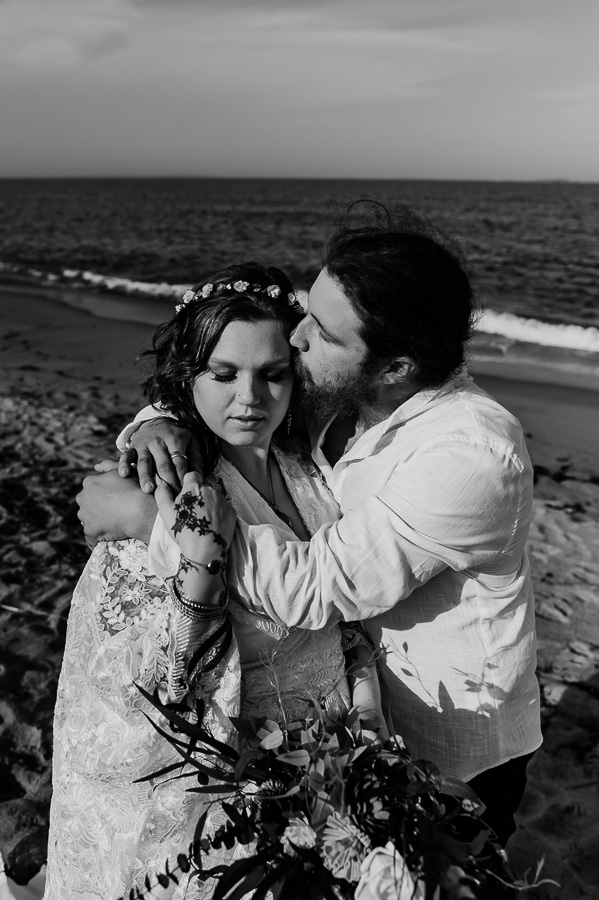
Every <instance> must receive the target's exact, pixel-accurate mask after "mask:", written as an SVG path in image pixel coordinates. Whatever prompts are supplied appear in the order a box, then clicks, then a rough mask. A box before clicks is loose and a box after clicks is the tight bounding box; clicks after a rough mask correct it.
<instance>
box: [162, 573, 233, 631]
mask: <svg viewBox="0 0 599 900" xmlns="http://www.w3.org/2000/svg"><path fill="white" fill-rule="evenodd" d="M167 584H168V589H169V592H170V595H171V598H172V600H173V604H174V605H175V607H176V608H177V609H178V610H179V612H182V613H183V615H185V616H187V617H188V618H189V619H194V620H195V621H196V622H207V621H209V620H211V619H218V618H219V617H220V616H223V615H224V614H225V612H226V610H227V606H228V603H229V598H228V596H227V593H226V591H225V592H224V593H225V599H224V602H222V603H220V604H219V605H218V606H211V605H210V604H207V603H196V601H195V600H193V599H192V598H191V597H188V596H187V594H185V593H184V592H183V591H182V590H181V588H180V586H179V585H178V584H177V581H176V576H174V577H173V578H169V579H167Z"/></svg>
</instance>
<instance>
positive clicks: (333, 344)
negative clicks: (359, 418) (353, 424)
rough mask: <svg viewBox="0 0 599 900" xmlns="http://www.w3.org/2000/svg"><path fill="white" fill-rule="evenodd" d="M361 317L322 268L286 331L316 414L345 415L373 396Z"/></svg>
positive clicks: (369, 400) (306, 394)
mask: <svg viewBox="0 0 599 900" xmlns="http://www.w3.org/2000/svg"><path fill="white" fill-rule="evenodd" d="M360 326H361V322H360V319H359V318H358V316H357V315H356V313H355V311H354V308H353V306H352V304H351V302H350V300H349V299H348V297H347V296H346V295H345V294H344V292H343V290H342V288H341V287H340V285H339V284H338V283H337V282H336V281H334V280H333V279H332V278H331V277H330V275H328V274H327V272H326V270H324V269H323V270H322V272H321V273H320V275H319V276H318V278H317V279H316V281H315V282H314V284H313V285H312V289H311V290H310V294H309V296H308V308H307V312H306V316H305V318H304V319H302V321H301V322H300V324H299V325H298V326H297V328H296V329H295V331H294V332H293V333H292V335H291V344H292V345H293V346H294V347H296V348H297V350H298V351H299V353H298V359H297V364H296V371H297V374H298V376H299V378H300V380H301V382H302V387H303V391H304V396H305V399H306V400H307V403H308V405H309V406H310V407H311V409H312V411H313V412H314V413H316V414H317V415H318V416H323V417H324V416H327V415H330V414H333V413H337V414H338V415H349V414H350V413H352V412H354V411H355V410H357V409H359V408H360V407H361V406H364V405H367V404H368V403H371V402H372V400H373V399H374V396H376V391H375V390H374V387H373V376H374V372H375V369H376V367H374V366H373V365H372V362H371V361H369V354H368V348H367V347H366V344H365V343H364V341H363V340H362V338H361V337H360Z"/></svg>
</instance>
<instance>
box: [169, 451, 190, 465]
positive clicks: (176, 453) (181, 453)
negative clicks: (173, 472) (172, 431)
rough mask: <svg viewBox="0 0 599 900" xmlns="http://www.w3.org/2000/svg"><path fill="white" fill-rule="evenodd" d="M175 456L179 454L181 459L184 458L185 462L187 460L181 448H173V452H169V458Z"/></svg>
mask: <svg viewBox="0 0 599 900" xmlns="http://www.w3.org/2000/svg"><path fill="white" fill-rule="evenodd" d="M175 456H180V457H181V459H184V460H185V462H187V457H186V455H185V454H184V453H183V451H182V450H175V452H174V453H171V459H174V458H175Z"/></svg>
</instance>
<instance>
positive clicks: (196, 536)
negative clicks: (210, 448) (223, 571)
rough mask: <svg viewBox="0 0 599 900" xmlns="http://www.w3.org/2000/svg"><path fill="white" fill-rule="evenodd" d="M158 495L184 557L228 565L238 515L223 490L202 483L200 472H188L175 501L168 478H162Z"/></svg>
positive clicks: (159, 507)
mask: <svg viewBox="0 0 599 900" xmlns="http://www.w3.org/2000/svg"><path fill="white" fill-rule="evenodd" d="M154 496H155V498H156V503H157V504H158V511H159V513H160V515H161V516H162V519H163V521H164V523H165V525H166V527H167V528H168V530H169V533H170V535H171V537H172V538H173V539H174V540H175V541H176V542H177V544H178V545H179V549H180V550H181V553H182V555H183V556H184V557H186V558H187V559H188V560H190V561H192V562H196V563H199V564H200V565H201V566H202V567H204V568H205V567H206V566H207V565H209V564H210V563H215V562H217V561H218V562H220V563H221V566H222V565H224V563H225V561H226V557H227V550H228V549H229V546H230V544H231V541H232V540H233V534H234V532H235V524H236V522H237V515H236V513H235V511H234V510H233V509H232V507H231V506H230V505H229V503H228V502H227V501H226V500H225V498H224V497H223V496H222V494H221V493H219V491H217V490H216V489H215V488H213V487H210V486H208V485H205V484H202V478H201V476H200V475H199V474H198V473H197V472H188V473H187V474H186V475H185V476H184V478H183V487H182V488H181V491H180V493H179V494H178V495H177V496H176V497H175V499H174V500H173V494H172V491H171V488H170V487H169V485H168V484H167V482H166V481H161V480H159V481H158V486H157V487H156V491H155V494H154Z"/></svg>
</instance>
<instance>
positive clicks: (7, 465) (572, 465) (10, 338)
mask: <svg viewBox="0 0 599 900" xmlns="http://www.w3.org/2000/svg"><path fill="white" fill-rule="evenodd" d="M0 309H1V316H0V352H1V358H0V359H1V361H0V367H1V371H2V379H1V382H0V422H1V426H2V428H1V432H0V433H1V437H0V454H1V458H2V467H1V473H0V541H1V544H2V554H1V562H0V604H2V606H0V628H1V641H2V664H1V667H0V685H1V689H0V717H1V718H0V748H1V755H0V785H1V787H0V850H1V851H2V853H3V855H4V857H5V859H7V860H8V862H9V865H12V866H13V867H16V868H17V869H18V870H19V872H20V878H21V879H25V880H26V879H27V877H28V875H33V874H34V872H35V871H37V868H39V865H40V863H41V861H42V859H43V854H44V851H45V840H46V828H47V815H48V804H49V799H50V789H51V774H50V766H51V746H52V731H51V729H52V711H53V704H54V695H55V691H56V682H57V678H58V672H59V668H60V663H61V657H62V648H63V644H64V634H65V625H66V615H67V613H68V607H69V602H70V597H71V592H72V589H73V585H74V583H75V581H76V579H77V577H78V574H79V572H80V570H81V568H82V567H83V565H84V562H85V559H86V557H87V553H88V551H87V547H86V546H85V543H84V541H83V538H82V535H81V532H80V526H79V522H78V520H77V518H76V514H75V511H76V507H75V503H74V497H75V495H76V493H77V491H78V489H79V485H80V482H81V479H82V477H83V476H84V475H85V473H86V472H87V471H89V470H90V468H91V466H92V464H93V462H94V461H95V460H96V459H98V458H99V457H101V456H103V455H107V454H111V453H112V452H113V447H114V444H113V441H114V436H115V435H116V433H117V432H118V431H119V430H120V427H121V425H122V424H123V423H124V422H126V421H128V420H129V419H130V417H131V415H132V413H133V412H134V411H135V410H136V409H137V408H138V406H139V405H140V403H141V402H142V398H141V392H140V389H139V384H140V382H141V379H142V376H143V370H142V369H140V368H139V367H137V366H135V365H134V364H133V359H134V357H135V356H136V355H137V353H138V352H139V351H140V350H141V349H142V348H143V347H147V346H149V344H150V339H151V334H152V331H153V328H152V326H150V325H143V324H139V323H132V322H126V321H119V322H117V321H112V320H109V319H99V318H95V317H93V316H92V315H90V314H89V313H88V312H86V311H85V310H83V309H75V308H69V307H67V306H64V305H62V304H59V303H56V302H53V301H52V300H51V299H48V297H44V296H43V293H40V292H39V291H34V290H30V291H26V292H23V291H22V290H12V289H10V288H2V289H0ZM505 365H506V364H505V362H501V363H497V364H491V363H490V362H488V361H487V362H486V363H485V362H478V361H477V359H476V357H475V359H474V370H475V376H476V379H477V381H478V382H479V383H480V384H481V386H482V387H484V388H485V389H486V390H488V391H489V392H490V393H492V394H493V395H494V396H495V397H496V398H497V399H498V400H499V401H500V402H502V403H504V405H505V406H507V407H508V408H509V409H511V410H512V411H513V412H514V413H515V414H516V415H517V416H518V417H519V418H520V420H521V422H522V424H523V427H524V430H525V432H526V434H527V436H528V443H529V449H530V452H531V456H532V459H533V463H534V464H535V469H536V473H537V482H536V497H535V509H534V519H533V526H532V530H531V537H530V556H531V566H532V570H533V577H534V583H535V592H536V599H537V629H538V639H539V677H540V680H541V684H542V688H543V695H544V705H543V723H544V724H543V727H544V744H543V747H542V749H541V750H540V751H539V752H538V754H537V755H536V757H535V759H534V760H533V762H532V763H531V765H530V767H529V787H528V789H527V793H526V795H525V798H524V801H523V804H522V807H521V810H520V814H519V818H518V821H519V829H518V832H517V834H516V835H515V836H514V838H512V840H511V842H510V846H509V852H510V858H511V861H512V865H513V867H514V869H515V870H516V871H517V872H518V873H520V874H522V873H523V872H524V870H526V869H529V868H531V869H534V867H535V865H536V861H537V860H538V859H540V858H541V857H542V856H545V857H546V863H545V869H544V872H545V874H546V875H547V877H551V878H554V879H555V880H557V881H559V882H560V883H561V887H560V888H559V889H555V888H541V889H539V890H538V891H536V892H535V896H536V897H556V896H557V897H560V898H564V900H570V898H572V900H574V898H592V897H597V896H598V895H599V894H598V888H597V885H599V855H598V854H597V847H598V846H599V455H598V452H597V448H598V447H599V416H597V412H596V410H597V407H598V406H599V394H597V393H596V392H595V391H594V390H593V391H591V390H586V389H585V388H584V386H582V385H580V384H579V383H578V384H570V385H569V386H567V387H559V386H556V385H555V384H551V383H548V382H543V381H539V380H538V379H537V380H535V381H531V380H530V378H531V377H532V376H531V371H530V370H527V368H526V367H525V366H524V367H521V369H520V370H519V371H517V370H516V369H514V368H513V367H512V368H511V369H510V371H509V377H502V376H503V375H505V374H506V369H505Z"/></svg>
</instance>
